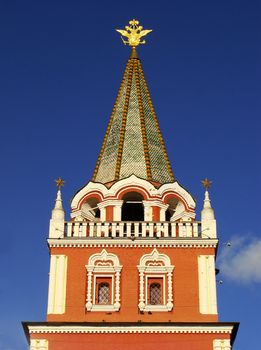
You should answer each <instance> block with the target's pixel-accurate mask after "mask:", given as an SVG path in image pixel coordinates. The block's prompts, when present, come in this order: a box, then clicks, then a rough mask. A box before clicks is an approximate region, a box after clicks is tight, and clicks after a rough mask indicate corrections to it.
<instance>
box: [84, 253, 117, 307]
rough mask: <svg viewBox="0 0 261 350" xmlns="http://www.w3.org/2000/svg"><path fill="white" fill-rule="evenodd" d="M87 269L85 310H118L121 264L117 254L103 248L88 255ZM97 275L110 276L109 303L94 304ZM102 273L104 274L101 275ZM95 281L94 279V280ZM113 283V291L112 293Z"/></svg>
mask: <svg viewBox="0 0 261 350" xmlns="http://www.w3.org/2000/svg"><path fill="white" fill-rule="evenodd" d="M85 267H86V270H87V276H88V277H87V298H86V309H87V311H118V310H119V309H120V306H121V304H120V272H121V269H122V266H121V265H120V262H119V258H118V257H117V255H115V254H112V253H107V251H106V250H105V249H103V250H102V252H101V253H97V254H93V255H91V256H90V258H89V261H88V265H86V266H85ZM97 273H98V275H97V276H99V277H100V276H101V277H106V276H109V277H111V278H112V301H113V303H112V304H110V305H96V304H95V300H94V299H95V298H94V297H95V283H93V280H94V279H95V274H97ZM102 273H103V274H104V275H102ZM94 282H95V281H94ZM114 285H115V293H114Z"/></svg>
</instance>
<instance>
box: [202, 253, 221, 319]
mask: <svg viewBox="0 0 261 350" xmlns="http://www.w3.org/2000/svg"><path fill="white" fill-rule="evenodd" d="M198 278H199V310H200V313H202V314H217V297H216V274H215V257H214V255H200V256H199V257H198Z"/></svg>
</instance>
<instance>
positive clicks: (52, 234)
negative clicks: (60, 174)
mask: <svg viewBox="0 0 261 350" xmlns="http://www.w3.org/2000/svg"><path fill="white" fill-rule="evenodd" d="M56 184H57V187H58V191H57V196H56V200H55V205H54V208H53V210H52V216H51V220H50V227H49V238H61V237H64V217H65V213H64V210H63V203H62V193H61V187H62V186H63V185H64V181H63V180H62V179H61V178H58V179H57V180H56Z"/></svg>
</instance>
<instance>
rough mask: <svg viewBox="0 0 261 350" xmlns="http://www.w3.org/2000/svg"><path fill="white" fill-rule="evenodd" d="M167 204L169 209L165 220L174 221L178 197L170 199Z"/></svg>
mask: <svg viewBox="0 0 261 350" xmlns="http://www.w3.org/2000/svg"><path fill="white" fill-rule="evenodd" d="M166 204H168V205H169V207H168V209H167V210H166V213H165V220H166V221H173V216H174V214H175V211H176V207H177V204H178V199H177V198H176V197H170V198H169V199H168V200H167V202H166Z"/></svg>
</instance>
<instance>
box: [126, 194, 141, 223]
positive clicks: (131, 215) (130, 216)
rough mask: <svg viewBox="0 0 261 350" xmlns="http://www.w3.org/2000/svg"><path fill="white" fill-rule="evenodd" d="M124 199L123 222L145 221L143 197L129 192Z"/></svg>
mask: <svg viewBox="0 0 261 350" xmlns="http://www.w3.org/2000/svg"><path fill="white" fill-rule="evenodd" d="M122 199H123V205H122V212H121V218H122V221H144V206H143V203H142V201H143V196H142V195H141V194H140V193H137V192H129V193H126V194H125V195H124V196H123V198H122Z"/></svg>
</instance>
